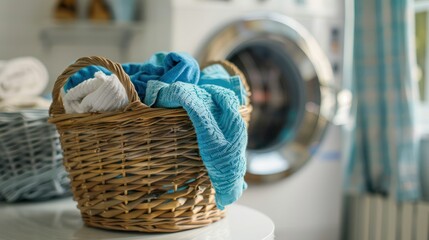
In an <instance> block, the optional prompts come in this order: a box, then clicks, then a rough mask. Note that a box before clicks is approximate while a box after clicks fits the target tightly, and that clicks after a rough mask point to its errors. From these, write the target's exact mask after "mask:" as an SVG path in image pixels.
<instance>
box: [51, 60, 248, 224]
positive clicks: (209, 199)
mask: <svg viewBox="0 0 429 240" xmlns="http://www.w3.org/2000/svg"><path fill="white" fill-rule="evenodd" d="M218 63H221V64H223V65H224V66H225V68H226V69H227V70H228V71H230V72H231V73H238V74H241V73H239V72H238V71H239V70H238V69H237V68H236V67H235V66H233V65H231V64H229V63H227V62H218ZM88 65H99V66H103V67H105V68H107V69H109V70H110V71H112V72H113V73H114V74H116V75H117V76H118V78H119V80H120V81H121V83H122V85H123V86H124V87H125V89H126V92H127V94H128V98H129V100H130V104H129V105H128V106H127V107H126V109H125V110H123V111H120V112H104V113H82V114H66V113H65V112H64V108H63V105H62V100H61V97H60V95H59V93H60V89H61V88H62V87H63V86H64V84H65V83H66V81H67V79H68V78H69V76H71V75H72V74H73V73H75V72H76V71H78V70H79V69H80V68H82V67H85V66H88ZM242 79H244V78H242ZM246 86H247V84H246ZM240 111H241V113H242V116H243V117H244V118H245V119H249V115H250V112H251V107H250V105H248V106H246V107H242V109H241V110H240ZM50 114H51V118H50V122H52V123H55V124H56V126H57V128H58V131H59V132H60V139H61V145H62V148H63V151H64V165H65V167H66V170H67V171H68V173H69V176H70V179H71V186H72V191H73V195H74V199H75V201H77V204H78V208H79V209H80V212H81V215H82V218H83V220H84V222H85V223H86V224H87V225H89V226H93V227H99V228H106V229H115V230H125V231H141V232H176V231H181V230H186V229H192V228H197V227H202V226H205V225H208V224H210V223H212V222H215V221H218V220H220V219H221V218H222V217H223V216H224V212H223V211H220V210H219V209H217V208H216V204H215V199H214V194H215V192H214V189H213V188H212V186H211V182H210V179H209V177H208V174H207V170H206V168H205V167H204V164H203V162H202V161H201V158H200V155H199V150H198V145H197V140H196V136H195V130H194V128H193V125H192V123H191V121H190V120H189V118H188V116H187V113H186V111H185V110H183V109H181V108H180V109H162V108H149V107H147V106H146V105H144V104H143V103H141V102H140V100H139V97H138V96H137V93H136V92H135V90H134V87H133V85H132V83H131V81H130V79H129V76H127V75H126V73H125V72H124V71H123V69H122V67H121V65H119V64H117V63H114V62H111V61H110V60H108V59H105V58H101V57H84V58H81V59H79V60H77V61H76V62H75V63H74V64H72V65H70V66H69V67H68V68H67V69H66V70H65V71H64V72H63V73H62V74H61V75H60V76H59V77H58V79H57V81H56V83H55V86H54V90H53V104H52V105H51V109H50Z"/></svg>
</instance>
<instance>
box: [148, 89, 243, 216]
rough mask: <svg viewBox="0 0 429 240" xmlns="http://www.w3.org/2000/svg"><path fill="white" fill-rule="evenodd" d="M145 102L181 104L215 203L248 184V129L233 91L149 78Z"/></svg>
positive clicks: (222, 204)
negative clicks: (191, 129) (210, 184)
mask: <svg viewBox="0 0 429 240" xmlns="http://www.w3.org/2000/svg"><path fill="white" fill-rule="evenodd" d="M144 103H145V104H146V105H148V106H154V107H163V108H178V107H183V108H184V109H185V110H186V112H187V113H188V115H189V118H190V119H191V121H192V123H193V125H194V128H195V132H196V135H197V140H198V145H199V148H200V154H201V158H202V159H203V161H204V165H205V166H206V168H207V171H208V174H209V177H210V180H211V182H212V184H213V187H214V189H215V191H216V195H215V196H216V205H217V207H218V208H219V209H224V207H225V206H226V205H228V204H231V203H233V202H235V201H236V200H237V199H238V198H239V197H240V196H241V194H242V192H243V190H244V189H246V188H247V185H246V183H245V182H244V174H245V172H246V157H245V151H246V145H247V130H246V125H245V122H244V120H243V118H242V117H241V115H240V112H239V111H238V108H239V107H240V103H239V101H238V98H237V97H236V96H235V93H234V92H233V91H231V90H230V89H227V88H225V87H221V86H216V85H212V84H204V85H200V86H197V85H195V84H189V83H184V82H174V83H172V84H168V83H164V82H161V81H149V82H148V85H147V89H146V97H145V98H144Z"/></svg>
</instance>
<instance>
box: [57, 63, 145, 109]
mask: <svg viewBox="0 0 429 240" xmlns="http://www.w3.org/2000/svg"><path fill="white" fill-rule="evenodd" d="M90 65H97V66H102V67H105V68H107V69H108V70H109V71H111V72H112V73H114V74H115V75H116V76H117V77H118V79H119V81H120V82H121V84H122V86H124V88H125V91H126V93H127V96H128V100H129V105H128V107H127V108H126V109H128V108H129V107H130V106H131V105H135V104H138V105H143V106H145V105H144V104H143V103H142V102H141V101H140V98H139V96H138V95H137V92H136V90H135V89H134V85H133V84H132V83H131V80H130V77H129V76H128V75H127V74H126V73H125V71H124V69H123V68H122V66H121V65H120V64H119V63H116V62H113V61H111V60H109V59H107V58H104V57H98V56H91V57H82V58H79V59H78V60H76V62H75V63H73V64H71V65H70V66H68V67H67V68H66V69H65V70H64V71H63V72H62V73H61V74H60V76H58V78H57V80H56V81H55V85H54V88H53V90H52V104H51V107H50V108H49V114H63V113H64V112H65V110H64V106H63V102H62V99H61V96H60V92H61V88H63V87H64V85H65V84H66V82H67V80H68V79H69V77H70V76H72V75H73V74H74V73H76V72H77V71H79V70H80V69H81V68H84V67H87V66H90Z"/></svg>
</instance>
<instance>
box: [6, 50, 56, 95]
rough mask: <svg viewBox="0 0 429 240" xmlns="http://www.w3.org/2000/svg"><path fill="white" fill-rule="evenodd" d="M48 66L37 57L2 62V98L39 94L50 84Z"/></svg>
mask: <svg viewBox="0 0 429 240" xmlns="http://www.w3.org/2000/svg"><path fill="white" fill-rule="evenodd" d="M48 80H49V77H48V72H47V70H46V67H45V66H44V65H43V64H42V63H41V62H40V61H39V60H38V59H36V58H33V57H20V58H15V59H11V60H9V61H2V62H0V100H4V99H9V100H10V99H12V98H22V97H25V98H31V97H36V96H39V95H40V94H41V93H42V92H43V90H44V89H45V87H46V85H47V84H48Z"/></svg>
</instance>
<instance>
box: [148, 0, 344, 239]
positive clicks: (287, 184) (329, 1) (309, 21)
mask: <svg viewBox="0 0 429 240" xmlns="http://www.w3.org/2000/svg"><path fill="white" fill-rule="evenodd" d="M143 8H144V12H145V14H144V17H143V19H144V22H145V24H146V28H145V34H144V35H145V37H144V39H143V40H142V41H143V43H146V45H145V49H143V51H148V52H147V55H150V54H151V53H152V52H153V51H158V50H163V51H165V50H171V51H185V52H189V53H191V54H193V55H194V56H195V57H196V58H197V59H198V60H199V62H200V63H201V64H204V63H205V62H207V61H210V60H218V59H228V60H230V61H231V62H233V63H235V64H236V65H237V66H238V67H239V68H240V69H241V70H242V71H243V72H244V74H245V76H246V79H247V81H248V83H249V85H250V88H251V91H252V96H251V101H252V105H253V113H252V117H251V120H250V125H249V142H248V151H247V159H248V164H247V166H248V169H247V175H246V180H247V182H248V183H249V187H248V189H247V190H246V191H245V192H244V194H243V196H242V198H240V200H239V201H238V203H239V204H243V205H247V206H250V207H253V208H255V209H258V210H259V211H262V212H264V213H265V214H267V215H268V216H269V217H271V218H272V219H273V221H274V223H275V225H276V226H275V227H276V230H275V235H276V239H299V240H305V239H309V240H314V239H316V240H319V239H320V240H323V239H326V240H333V239H338V238H339V229H340V215H341V182H342V180H341V172H342V171H341V159H342V149H343V147H344V145H343V143H344V142H345V140H344V136H343V134H342V130H341V126H339V124H340V123H341V122H342V121H344V118H345V117H344V114H341V112H344V108H345V105H346V104H347V103H348V102H350V94H349V93H348V91H346V90H345V89H344V86H345V85H346V83H345V82H344V78H343V36H344V1H341V0H163V1H151V0H148V1H145V2H144V5H143ZM339 99H340V100H341V101H338V100H339ZM340 103H341V104H340Z"/></svg>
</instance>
